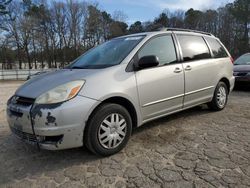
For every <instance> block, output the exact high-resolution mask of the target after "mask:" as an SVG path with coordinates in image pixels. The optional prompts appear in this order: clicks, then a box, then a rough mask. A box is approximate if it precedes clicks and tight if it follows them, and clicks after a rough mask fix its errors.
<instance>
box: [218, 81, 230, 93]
mask: <svg viewBox="0 0 250 188" xmlns="http://www.w3.org/2000/svg"><path fill="white" fill-rule="evenodd" d="M219 82H224V83H225V84H226V86H227V91H228V92H230V82H229V80H228V79H227V78H226V77H223V78H221V79H220V81H219Z"/></svg>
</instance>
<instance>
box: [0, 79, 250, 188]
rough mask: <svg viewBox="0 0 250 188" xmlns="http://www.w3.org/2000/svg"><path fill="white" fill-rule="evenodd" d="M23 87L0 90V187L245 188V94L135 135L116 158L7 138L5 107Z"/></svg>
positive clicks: (249, 150)
mask: <svg viewBox="0 0 250 188" xmlns="http://www.w3.org/2000/svg"><path fill="white" fill-rule="evenodd" d="M20 84H22V82H0V187H25V188H28V187H48V188H50V187H51V188H52V187H117V188H119V187H150V188H151V187H175V188H177V187H185V188H189V187H204V188H205V187H241V188H243V187H250V91H234V92H233V93H232V94H231V95H230V98H229V103H228V106H227V107H226V108H225V109H224V110H223V111H221V112H211V111H209V110H208V109H207V108H206V106H202V107H196V108H193V109H190V110H187V111H184V112H181V113H178V114H175V115H171V116H168V117H165V118H162V119H159V120H156V121H153V122H150V123H147V124H146V125H144V126H143V127H140V128H138V129H136V130H135V131H134V133H133V135H132V137H131V139H130V141H129V143H128V145H127V147H126V148H125V149H124V150H123V151H122V152H120V153H118V154H116V155H114V156H111V157H107V158H101V157H97V156H95V155H93V154H91V153H89V152H88V151H87V150H86V149H85V148H79V149H71V150H65V151H44V150H42V151H40V152H39V151H37V149H36V148H35V147H33V146H29V145H27V144H24V143H22V142H21V141H19V140H18V139H16V138H15V137H14V136H12V135H11V133H10V130H9V128H8V125H7V123H6V118H5V108H6V101H7V99H8V98H9V97H10V96H11V95H12V94H13V93H14V91H15V90H16V88H17V87H18V86H19V85H20Z"/></svg>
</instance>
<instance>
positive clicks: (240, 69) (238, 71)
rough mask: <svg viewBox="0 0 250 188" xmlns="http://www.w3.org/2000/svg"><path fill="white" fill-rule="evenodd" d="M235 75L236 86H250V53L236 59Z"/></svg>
mask: <svg viewBox="0 0 250 188" xmlns="http://www.w3.org/2000/svg"><path fill="white" fill-rule="evenodd" d="M234 76H235V85H236V86H242V85H244V86H246V85H248V86H250V53H247V54H244V55H242V56H240V57H239V58H238V59H236V61H235V63H234Z"/></svg>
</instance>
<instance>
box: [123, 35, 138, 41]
mask: <svg viewBox="0 0 250 188" xmlns="http://www.w3.org/2000/svg"><path fill="white" fill-rule="evenodd" d="M141 38H142V36H140V37H128V38H126V39H125V41H126V40H140V39H141Z"/></svg>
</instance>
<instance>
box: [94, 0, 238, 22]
mask: <svg viewBox="0 0 250 188" xmlns="http://www.w3.org/2000/svg"><path fill="white" fill-rule="evenodd" d="M233 1H234V0H96V2H98V3H99V7H100V8H101V9H103V10H106V11H107V12H108V13H110V14H112V13H113V12H114V11H116V10H120V11H122V12H124V13H125V14H126V15H127V16H128V18H127V22H128V23H129V24H131V23H133V22H135V21H137V20H140V21H149V20H153V18H154V17H156V16H158V15H159V14H160V13H161V12H162V11H163V10H164V9H169V10H170V11H173V10H178V9H182V10H187V9H189V8H194V9H198V10H206V9H209V8H213V9H214V8H218V7H220V6H223V5H225V4H226V3H230V2H233Z"/></svg>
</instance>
